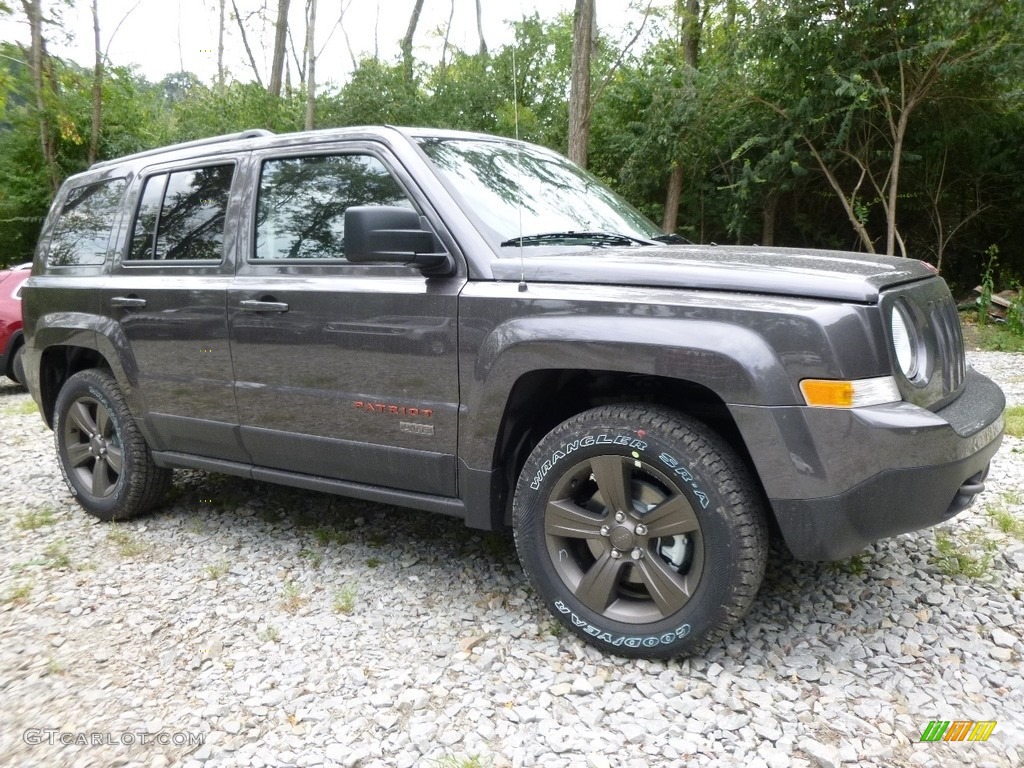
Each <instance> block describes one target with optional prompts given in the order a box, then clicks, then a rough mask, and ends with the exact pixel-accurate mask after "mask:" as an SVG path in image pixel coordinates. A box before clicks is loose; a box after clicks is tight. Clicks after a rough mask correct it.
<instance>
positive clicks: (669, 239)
mask: <svg viewBox="0 0 1024 768" xmlns="http://www.w3.org/2000/svg"><path fill="white" fill-rule="evenodd" d="M651 240H657V241H658V242H659V243H668V244H669V245H693V243H692V242H691V241H689V240H687V239H686V238H685V237H683V236H682V235H677V234H676V233H675V232H670V233H669V234H667V235H658V236H657V237H652V238H651Z"/></svg>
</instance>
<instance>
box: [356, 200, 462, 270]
mask: <svg viewBox="0 0 1024 768" xmlns="http://www.w3.org/2000/svg"><path fill="white" fill-rule="evenodd" d="M345 258H346V259H348V260H349V261H351V262H353V263H354V264H403V265H407V266H416V267H419V268H420V270H421V271H422V272H423V274H425V275H448V274H451V272H452V268H453V267H454V266H455V265H454V262H453V260H452V257H451V256H450V255H449V254H447V253H437V252H436V250H435V241H434V235H433V233H431V232H427V231H426V230H424V229H423V227H422V225H421V223H420V216H419V214H418V213H416V211H413V210H411V209H409V208H399V207H397V206H386V205H363V206H353V207H351V208H348V209H347V210H346V211H345Z"/></svg>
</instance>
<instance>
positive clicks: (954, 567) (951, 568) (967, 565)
mask: <svg viewBox="0 0 1024 768" xmlns="http://www.w3.org/2000/svg"><path fill="white" fill-rule="evenodd" d="M966 539H967V542H966V544H967V546H965V544H964V543H963V542H956V541H953V539H952V538H951V537H950V535H949V534H948V533H946V532H945V531H939V532H937V533H936V534H935V548H936V550H937V553H936V554H935V555H932V556H931V557H930V558H929V560H930V561H931V563H932V564H933V565H934V566H935V567H936V568H938V569H939V570H940V571H941V572H942V573H944V574H945V575H946V576H966V577H967V578H969V579H980V578H983V577H985V576H987V575H988V574H989V572H990V571H991V569H992V558H993V556H994V553H995V550H996V543H995V542H994V541H985V540H984V534H982V533H980V532H979V531H971V532H969V533H968V534H967V536H966ZM979 550H980V552H979Z"/></svg>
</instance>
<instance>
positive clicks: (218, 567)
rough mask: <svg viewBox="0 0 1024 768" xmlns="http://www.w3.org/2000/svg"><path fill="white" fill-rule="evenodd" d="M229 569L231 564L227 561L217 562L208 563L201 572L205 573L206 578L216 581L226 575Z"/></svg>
mask: <svg viewBox="0 0 1024 768" xmlns="http://www.w3.org/2000/svg"><path fill="white" fill-rule="evenodd" d="M230 567H231V564H230V563H229V562H228V561H227V560H218V561H217V562H216V563H210V564H209V565H208V566H206V567H205V568H204V569H203V571H204V572H205V573H206V578H208V579H210V580H211V581H216V580H217V579H219V578H221V577H222V576H224V575H226V574H227V572H228V569H229V568H230Z"/></svg>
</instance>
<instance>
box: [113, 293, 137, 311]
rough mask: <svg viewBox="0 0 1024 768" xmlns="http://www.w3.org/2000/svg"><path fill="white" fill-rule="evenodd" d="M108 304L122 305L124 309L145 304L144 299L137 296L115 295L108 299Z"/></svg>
mask: <svg viewBox="0 0 1024 768" xmlns="http://www.w3.org/2000/svg"><path fill="white" fill-rule="evenodd" d="M110 306H112V307H124V308H126V309H130V308H132V307H136V308H139V307H144V306H146V300H145V299H140V298H139V297H138V296H115V297H114V298H112V299H111V300H110Z"/></svg>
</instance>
